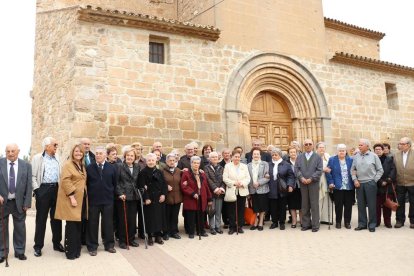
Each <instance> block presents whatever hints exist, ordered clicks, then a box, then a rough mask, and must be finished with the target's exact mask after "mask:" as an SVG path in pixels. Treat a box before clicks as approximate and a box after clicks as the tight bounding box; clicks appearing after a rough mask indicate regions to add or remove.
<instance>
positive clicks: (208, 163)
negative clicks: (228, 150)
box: [200, 155, 210, 170]
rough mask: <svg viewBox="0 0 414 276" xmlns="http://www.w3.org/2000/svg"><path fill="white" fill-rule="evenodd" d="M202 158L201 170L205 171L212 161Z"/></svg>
mask: <svg viewBox="0 0 414 276" xmlns="http://www.w3.org/2000/svg"><path fill="white" fill-rule="evenodd" d="M200 158H201V163H200V169H202V170H204V168H205V167H207V166H208V165H210V160H208V158H207V157H205V156H204V155H203V156H201V157H200Z"/></svg>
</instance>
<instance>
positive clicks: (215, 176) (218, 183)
mask: <svg viewBox="0 0 414 276" xmlns="http://www.w3.org/2000/svg"><path fill="white" fill-rule="evenodd" d="M204 171H205V173H206V175H207V180H208V186H209V187H210V192H211V194H212V196H214V197H223V198H224V194H221V195H219V196H217V195H216V194H215V193H214V190H215V189H217V188H223V189H224V190H226V184H225V183H224V182H223V172H224V168H223V167H222V166H220V165H219V164H217V167H216V168H215V169H214V168H213V165H208V166H206V167H205V168H204Z"/></svg>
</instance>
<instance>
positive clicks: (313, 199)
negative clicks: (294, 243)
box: [295, 139, 323, 232]
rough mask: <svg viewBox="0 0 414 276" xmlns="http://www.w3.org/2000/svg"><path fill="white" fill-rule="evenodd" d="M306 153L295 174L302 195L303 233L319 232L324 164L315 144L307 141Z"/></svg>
mask: <svg viewBox="0 0 414 276" xmlns="http://www.w3.org/2000/svg"><path fill="white" fill-rule="evenodd" d="M303 145H304V149H305V152H304V153H302V154H300V155H299V156H298V158H297V159H296V163H295V173H296V177H297V178H298V179H299V181H300V183H301V186H300V191H301V194H302V214H303V216H302V231H306V230H309V229H312V232H318V231H319V180H320V178H321V175H322V169H323V163H322V158H321V157H320V156H319V154H316V153H315V152H314V151H313V142H312V140H310V139H306V140H305V142H304V143H303Z"/></svg>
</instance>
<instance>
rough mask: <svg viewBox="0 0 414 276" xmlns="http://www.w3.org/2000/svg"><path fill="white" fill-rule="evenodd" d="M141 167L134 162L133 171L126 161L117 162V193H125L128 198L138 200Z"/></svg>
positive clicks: (118, 194)
mask: <svg viewBox="0 0 414 276" xmlns="http://www.w3.org/2000/svg"><path fill="white" fill-rule="evenodd" d="M139 171H140V167H139V165H138V164H135V163H134V164H133V173H132V174H131V170H130V169H129V167H128V165H127V164H126V163H117V172H118V173H117V174H118V181H117V185H116V195H117V196H118V197H119V196H120V195H125V196H126V200H138V199H139V196H138V194H137V192H136V189H138V174H139Z"/></svg>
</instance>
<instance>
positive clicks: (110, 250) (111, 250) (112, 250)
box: [105, 247, 116, 253]
mask: <svg viewBox="0 0 414 276" xmlns="http://www.w3.org/2000/svg"><path fill="white" fill-rule="evenodd" d="M105 251H108V252H109V253H116V249H115V248H113V247H111V248H108V249H105Z"/></svg>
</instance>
